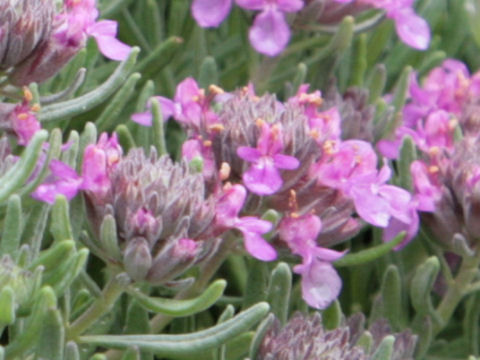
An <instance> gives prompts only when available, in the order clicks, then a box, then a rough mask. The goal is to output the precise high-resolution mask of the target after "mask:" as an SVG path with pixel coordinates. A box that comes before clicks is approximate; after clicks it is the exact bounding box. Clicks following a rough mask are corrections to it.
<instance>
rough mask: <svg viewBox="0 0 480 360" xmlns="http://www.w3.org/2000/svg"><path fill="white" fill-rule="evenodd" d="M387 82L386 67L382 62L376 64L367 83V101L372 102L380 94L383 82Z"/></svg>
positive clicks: (383, 86)
mask: <svg viewBox="0 0 480 360" xmlns="http://www.w3.org/2000/svg"><path fill="white" fill-rule="evenodd" d="M386 83H387V69H386V68H385V65H384V64H377V65H375V67H374V68H373V72H372V75H371V77H370V81H369V84H368V90H369V91H370V95H369V98H368V102H369V103H371V104H374V103H375V102H376V101H377V99H378V98H379V97H381V96H382V94H383V90H384V89H385V84H386Z"/></svg>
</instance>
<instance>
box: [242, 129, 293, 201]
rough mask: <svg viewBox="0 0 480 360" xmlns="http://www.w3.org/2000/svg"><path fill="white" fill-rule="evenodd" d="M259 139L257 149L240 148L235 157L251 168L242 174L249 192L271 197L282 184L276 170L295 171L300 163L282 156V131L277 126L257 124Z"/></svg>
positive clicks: (290, 157)
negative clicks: (248, 163)
mask: <svg viewBox="0 0 480 360" xmlns="http://www.w3.org/2000/svg"><path fill="white" fill-rule="evenodd" d="M259 126H260V131H261V134H260V137H259V139H258V143H257V147H256V148H251V147H248V146H240V147H239V148H238V149H237V155H238V156H239V157H240V158H242V159H243V160H246V161H248V162H251V163H253V164H252V166H251V167H250V168H249V169H248V170H247V171H246V172H245V173H244V174H243V177H242V179H243V182H244V184H245V186H246V187H247V188H248V190H250V191H251V192H253V193H255V194H258V195H271V194H274V193H275V192H277V191H278V190H279V189H280V188H281V187H282V184H283V180H282V177H281V175H280V172H279V170H278V169H288V170H293V169H296V168H297V167H298V166H299V165H300V162H299V161H298V160H297V159H296V158H295V157H293V156H289V155H283V154H281V153H280V152H281V151H282V150H283V141H282V130H281V128H280V126H279V125H278V124H276V125H272V126H271V125H269V124H267V123H266V122H264V121H261V122H259Z"/></svg>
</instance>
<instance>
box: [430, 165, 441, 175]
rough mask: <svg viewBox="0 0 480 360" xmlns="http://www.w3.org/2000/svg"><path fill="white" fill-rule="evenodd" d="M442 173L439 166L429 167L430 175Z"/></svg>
mask: <svg viewBox="0 0 480 360" xmlns="http://www.w3.org/2000/svg"><path fill="white" fill-rule="evenodd" d="M439 171H440V169H439V167H438V166H437V165H431V166H429V167H428V172H429V173H430V174H436V173H438V172H439Z"/></svg>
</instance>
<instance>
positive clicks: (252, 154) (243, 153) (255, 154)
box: [237, 146, 262, 162]
mask: <svg viewBox="0 0 480 360" xmlns="http://www.w3.org/2000/svg"><path fill="white" fill-rule="evenodd" d="M237 155H238V156H239V157H240V158H241V159H243V160H245V161H248V162H257V161H258V160H259V159H260V157H261V156H262V154H261V153H260V151H259V150H258V149H256V148H251V147H248V146H239V147H238V148H237Z"/></svg>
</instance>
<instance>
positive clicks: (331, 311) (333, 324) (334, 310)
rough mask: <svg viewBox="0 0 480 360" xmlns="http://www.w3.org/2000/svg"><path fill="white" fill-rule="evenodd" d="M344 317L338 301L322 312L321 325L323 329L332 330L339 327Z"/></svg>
mask: <svg viewBox="0 0 480 360" xmlns="http://www.w3.org/2000/svg"><path fill="white" fill-rule="evenodd" d="M343 318H344V315H343V313H342V308H341V306H340V303H339V302H338V300H335V301H334V302H332V303H331V304H330V306H329V307H328V308H326V309H325V310H324V311H322V324H323V327H324V328H325V329H328V330H333V329H336V328H337V327H338V326H340V323H341V321H342V320H343Z"/></svg>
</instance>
